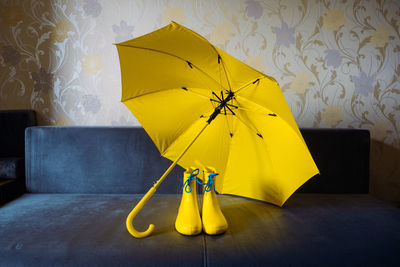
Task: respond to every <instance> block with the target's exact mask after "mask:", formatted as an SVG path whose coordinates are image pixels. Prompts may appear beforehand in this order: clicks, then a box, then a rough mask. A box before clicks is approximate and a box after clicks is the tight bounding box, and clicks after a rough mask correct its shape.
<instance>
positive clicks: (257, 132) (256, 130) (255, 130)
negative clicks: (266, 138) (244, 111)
mask: <svg viewBox="0 0 400 267" xmlns="http://www.w3.org/2000/svg"><path fill="white" fill-rule="evenodd" d="M235 116H236V118H237V119H238V121H240V122H241V123H242V124H243V125H244V126H246V127H247V128H248V129H250V130H252V131H253V132H255V133H256V134H257V135H258V136H259V137H261V138H263V137H262V135H261V133H260V131H258V129H257V127H255V126H254V124H253V123H251V122H250V124H251V127H250V126H249V125H247V123H245V122H244V121H243V119H242V118H240V117H239V116H238V115H237V114H236V115H235ZM252 127H254V129H253V128H252Z"/></svg>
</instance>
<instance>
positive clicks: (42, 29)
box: [0, 0, 400, 203]
mask: <svg viewBox="0 0 400 267" xmlns="http://www.w3.org/2000/svg"><path fill="white" fill-rule="evenodd" d="M171 20H174V21H176V22H178V23H180V24H182V25H184V26H186V27H189V28H191V29H193V30H194V31H196V32H198V33H200V34H201V35H203V36H205V37H206V38H207V39H209V40H210V41H211V42H212V43H214V44H215V45H217V46H218V47H220V48H222V49H223V50H225V51H227V52H228V53H229V54H231V55H233V56H234V57H236V58H238V59H240V60H242V61H243V62H246V63H247V64H249V65H251V66H253V67H254V68H256V69H258V70H260V71H262V72H264V73H266V74H268V75H270V76H273V77H275V78H276V80H277V81H278V82H279V84H280V86H281V88H282V90H283V92H284V95H285V97H286V100H287V102H288V104H289V106H290V108H291V110H292V113H293V115H294V117H295V118H296V121H297V122H298V124H299V126H300V127H316V128H326V127H329V128H363V129H369V130H370V131H371V135H372V148H371V192H372V193H373V194H375V195H377V196H378V197H380V198H382V199H386V200H389V201H395V202H397V203H400V167H399V166H400V152H399V151H400V81H399V77H400V3H399V2H397V1H395V0H392V1H385V0H369V1H368V0H338V1H334V0H331V1H329V0H297V1H294V0H286V1H284V0H271V1H256V0H231V1H229V0H226V1H225V0H224V1H222V0H220V1H212V0H209V1H204V0H203V1H200V0H197V1H195V0H191V1H183V0H181V1H174V0H135V1H129V0H114V1H106V0H54V1H51V0H29V1H22V0H21V1H18V0H1V1H0V27H1V30H0V36H1V38H0V109H22V108H29V109H34V110H36V111H37V113H38V117H39V122H40V124H42V125H135V124H138V122H137V120H136V119H135V118H134V117H133V115H132V114H131V113H130V112H129V111H128V109H127V108H125V106H124V105H123V104H121V103H120V97H121V93H120V88H121V83H120V70H119V60H118V55H117V50H116V48H115V46H114V45H113V43H117V42H121V41H124V40H127V39H130V38H134V37H137V36H140V35H143V34H145V33H148V32H150V31H153V30H155V29H157V28H160V27H162V26H164V25H166V24H168V23H169V22H170V21H171Z"/></svg>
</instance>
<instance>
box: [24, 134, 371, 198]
mask: <svg viewBox="0 0 400 267" xmlns="http://www.w3.org/2000/svg"><path fill="white" fill-rule="evenodd" d="M301 131H302V134H303V136H304V139H305V141H306V143H307V144H308V147H309V149H310V152H311V154H312V156H313V158H314V160H315V162H316V164H317V166H318V168H319V170H320V172H321V174H320V175H317V176H315V177H314V178H312V179H310V180H309V181H308V182H307V183H305V184H304V185H303V186H302V187H301V188H300V189H299V190H298V192H305V193H367V192H368V181H369V138H370V137H369V132H368V131H366V130H350V129H349V130H347V129H302V130H301ZM170 163H171V162H170V161H169V160H167V159H165V158H163V157H161V156H160V153H159V152H158V150H157V149H156V147H155V145H154V144H153V143H152V141H151V139H150V138H149V137H148V135H147V134H146V132H145V131H144V130H143V128H141V127H32V128H28V129H27V131H26V179H27V180H26V184H27V190H28V192H33V193H119V194H124V193H127V194H128V193H145V192H147V190H148V189H149V188H150V187H151V186H152V182H153V181H156V180H157V179H158V178H159V177H160V176H161V175H162V174H163V172H164V171H165V170H166V169H167V168H168V166H169V165H170ZM288 167H290V166H288ZM182 172H183V169H182V168H181V167H179V166H177V167H175V169H174V170H173V171H172V173H171V174H170V175H169V177H168V178H167V179H166V180H165V181H164V182H163V184H162V185H161V186H160V187H159V189H158V190H157V192H158V193H172V194H175V193H179V192H180V189H181V184H182V182H181V180H182Z"/></svg>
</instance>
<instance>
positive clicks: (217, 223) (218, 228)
mask: <svg viewBox="0 0 400 267" xmlns="http://www.w3.org/2000/svg"><path fill="white" fill-rule="evenodd" d="M216 175H218V173H216V171H215V169H214V168H211V167H207V168H206V169H205V170H204V179H205V181H206V182H207V183H206V185H205V186H204V195H203V204H202V218H201V219H202V222H203V230H204V232H205V233H206V234H208V235H219V234H222V233H224V232H225V231H226V230H227V229H228V222H227V221H226V219H225V217H224V215H223V214H222V211H221V208H220V207H219V204H218V199H217V196H216V194H215V188H214V182H213V177H214V176H216Z"/></svg>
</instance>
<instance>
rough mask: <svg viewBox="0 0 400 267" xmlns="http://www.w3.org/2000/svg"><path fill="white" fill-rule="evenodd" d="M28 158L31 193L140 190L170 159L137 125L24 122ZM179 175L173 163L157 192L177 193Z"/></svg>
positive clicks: (179, 172)
mask: <svg viewBox="0 0 400 267" xmlns="http://www.w3.org/2000/svg"><path fill="white" fill-rule="evenodd" d="M26 158H27V161H26V164H27V172H26V175H27V177H26V180H27V190H28V192H32V193H116V194H134V193H144V192H147V190H148V189H150V187H151V186H152V182H153V181H156V180H157V179H158V178H159V177H160V176H161V175H162V174H163V172H164V171H165V170H166V169H167V168H168V167H169V165H170V164H171V162H170V161H169V160H168V159H165V158H163V157H161V156H160V153H159V152H158V150H157V148H156V147H155V145H154V144H153V143H152V142H151V139H150V138H149V137H148V135H147V134H146V132H145V131H144V130H143V128H139V127H33V128H28V129H27V131H26ZM182 175H183V169H182V168H181V167H179V166H177V168H175V169H174V170H173V171H172V173H171V174H170V176H169V177H168V179H167V180H166V181H165V182H164V183H163V184H162V185H161V186H160V187H159V189H158V190H157V192H158V193H178V192H179V190H180V188H181V185H180V182H181V180H182ZM178 181H179V182H178Z"/></svg>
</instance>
